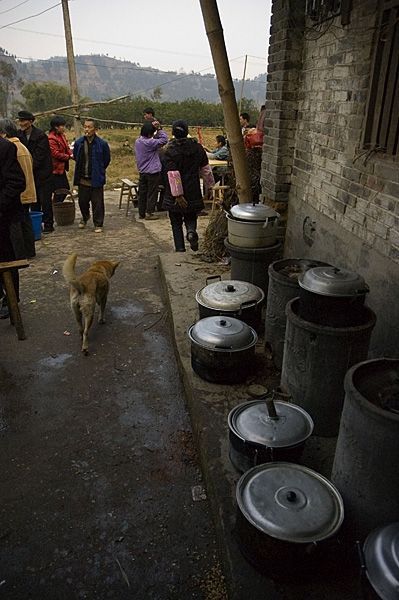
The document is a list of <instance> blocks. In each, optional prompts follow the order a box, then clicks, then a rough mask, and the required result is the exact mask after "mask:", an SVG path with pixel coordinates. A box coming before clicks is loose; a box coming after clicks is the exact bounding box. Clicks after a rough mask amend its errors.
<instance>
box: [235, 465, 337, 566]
mask: <svg viewBox="0 0 399 600" xmlns="http://www.w3.org/2000/svg"><path fill="white" fill-rule="evenodd" d="M236 499H237V521H236V534H237V536H238V541H239V545H240V549H241V551H242V552H243V554H244V556H245V557H246V558H247V559H248V560H249V561H250V562H251V563H252V564H253V565H254V566H255V567H256V568H258V569H260V570H261V571H264V572H266V573H268V574H269V575H271V576H279V575H285V576H286V574H287V570H288V571H289V572H291V573H295V574H297V573H300V574H302V575H304V574H307V573H314V572H315V569H316V570H318V569H319V568H320V567H321V563H320V559H321V557H322V556H323V552H324V551H325V550H326V549H327V547H328V540H329V539H330V538H332V537H333V536H334V535H335V534H336V533H337V531H338V530H339V528H340V527H341V524H342V521H343V518H344V507H343V502H342V498H341V496H340V494H339V492H338V490H337V489H336V488H335V487H334V486H333V484H332V483H331V482H330V481H328V479H326V478H325V477H323V476H322V475H320V474H319V473H316V472H315V471H313V470H311V469H309V468H307V467H304V466H302V465H296V464H292V463H287V462H275V463H268V464H265V465H259V466H257V467H254V468H253V469H250V470H249V471H247V472H246V473H244V475H242V477H241V479H240V480H239V482H238V484H237V488H236Z"/></svg>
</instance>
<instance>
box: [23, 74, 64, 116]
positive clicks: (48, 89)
mask: <svg viewBox="0 0 399 600" xmlns="http://www.w3.org/2000/svg"><path fill="white" fill-rule="evenodd" d="M21 94H22V96H23V98H24V100H25V102H24V105H25V108H27V109H28V110H30V111H32V112H41V111H44V110H50V109H52V108H54V109H55V108H59V107H60V106H67V105H68V104H71V103H72V101H71V93H70V91H69V88H68V87H67V86H65V85H60V84H58V83H55V82H54V81H48V82H46V83H27V84H26V85H24V87H23V88H22V90H21Z"/></svg>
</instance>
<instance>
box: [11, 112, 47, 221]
mask: <svg viewBox="0 0 399 600" xmlns="http://www.w3.org/2000/svg"><path fill="white" fill-rule="evenodd" d="M34 120H35V117H34V115H33V114H32V113H31V112H29V111H27V110H20V111H19V113H18V123H19V130H18V137H19V139H20V140H21V142H22V143H23V144H24V146H26V147H27V148H28V150H29V152H30V153H31V155H32V159H33V176H34V178H35V186H36V194H37V203H36V204H35V205H34V207H33V210H41V211H42V212H43V233H51V232H52V231H54V217H53V207H52V204H51V193H52V172H53V163H52V160H51V152H50V146H49V141H48V138H47V135H46V134H45V133H44V131H42V130H41V129H39V128H38V127H35V126H34V125H33V122H34Z"/></svg>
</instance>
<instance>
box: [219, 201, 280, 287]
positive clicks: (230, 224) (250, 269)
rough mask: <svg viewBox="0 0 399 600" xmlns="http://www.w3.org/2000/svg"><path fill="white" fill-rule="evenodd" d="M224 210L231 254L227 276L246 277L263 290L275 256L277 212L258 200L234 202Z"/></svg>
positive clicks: (239, 278)
mask: <svg viewBox="0 0 399 600" xmlns="http://www.w3.org/2000/svg"><path fill="white" fill-rule="evenodd" d="M226 214H227V231H228V237H227V239H226V240H225V246H226V248H227V250H228V252H229V254H230V256H231V278H232V279H238V280H241V281H249V282H250V283H253V284H255V285H257V286H258V287H260V288H261V289H262V290H263V291H264V292H265V294H267V287H268V273H267V267H268V265H269V264H270V263H271V262H272V261H273V260H275V259H276V257H277V254H278V253H279V251H280V248H281V244H280V243H279V242H278V241H277V230H278V224H279V217H280V215H279V214H278V213H277V212H276V211H275V210H273V209H272V208H271V207H270V206H267V205H265V204H258V203H255V202H254V203H243V204H236V205H235V206H233V207H232V208H231V209H230V212H228V213H226Z"/></svg>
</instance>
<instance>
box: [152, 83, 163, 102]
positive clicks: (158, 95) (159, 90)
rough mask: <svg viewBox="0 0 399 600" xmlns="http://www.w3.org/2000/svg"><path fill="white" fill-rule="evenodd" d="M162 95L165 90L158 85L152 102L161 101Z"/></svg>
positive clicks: (153, 92)
mask: <svg viewBox="0 0 399 600" xmlns="http://www.w3.org/2000/svg"><path fill="white" fill-rule="evenodd" d="M162 94H163V90H162V88H161V86H159V85H157V86H156V87H154V89H153V91H152V94H151V98H152V100H160V99H161V98H162Z"/></svg>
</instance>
